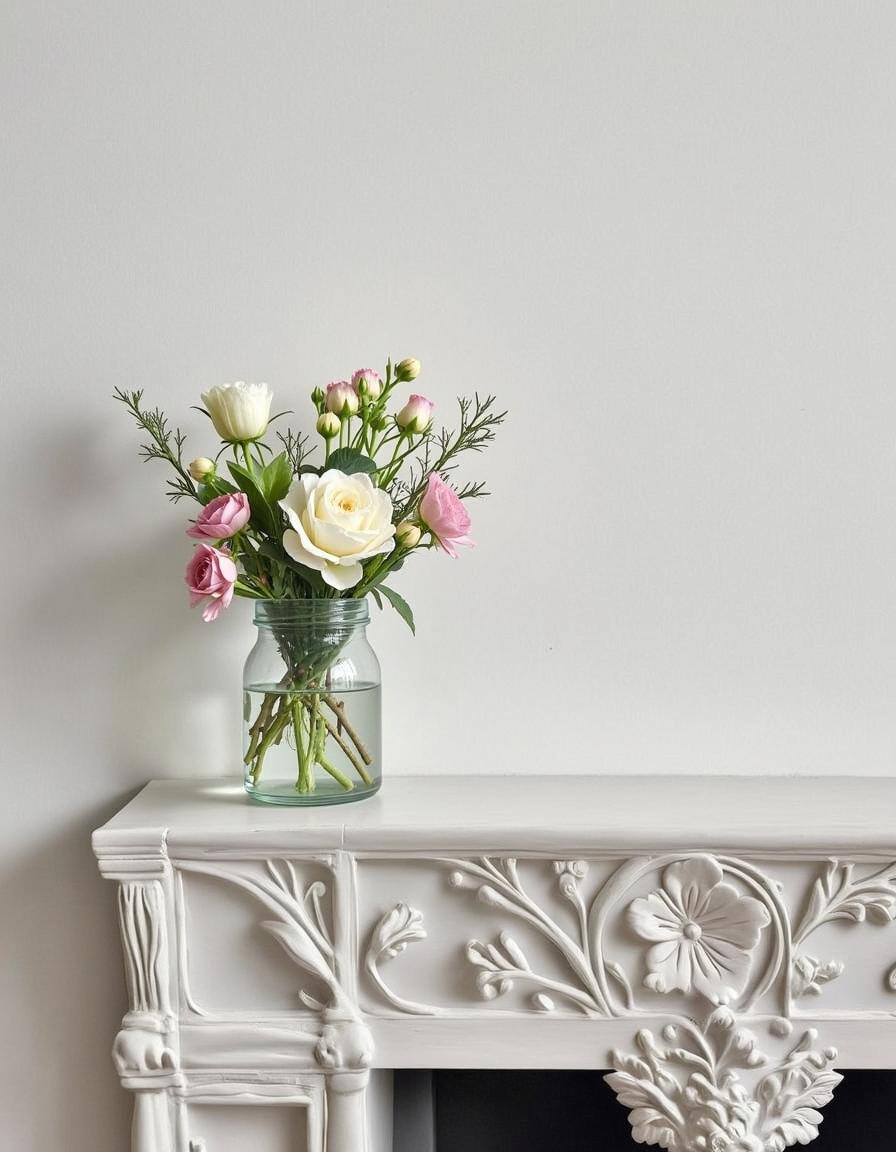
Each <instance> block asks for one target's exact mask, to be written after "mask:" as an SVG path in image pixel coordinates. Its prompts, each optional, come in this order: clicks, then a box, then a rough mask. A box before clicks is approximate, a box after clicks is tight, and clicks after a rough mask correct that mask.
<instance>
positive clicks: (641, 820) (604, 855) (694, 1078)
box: [94, 777, 896, 1152]
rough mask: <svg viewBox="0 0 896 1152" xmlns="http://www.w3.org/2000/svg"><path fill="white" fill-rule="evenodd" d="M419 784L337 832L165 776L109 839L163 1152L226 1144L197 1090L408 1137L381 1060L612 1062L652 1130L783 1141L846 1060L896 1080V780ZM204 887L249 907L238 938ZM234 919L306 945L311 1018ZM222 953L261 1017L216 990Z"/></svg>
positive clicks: (304, 988) (748, 1145) (335, 816)
mask: <svg viewBox="0 0 896 1152" xmlns="http://www.w3.org/2000/svg"><path fill="white" fill-rule="evenodd" d="M405 783H406V785H407V786H406V787H405V788H404V789H402V788H400V787H398V786H396V787H393V788H392V789H389V790H387V791H384V792H383V793H382V794H381V795H380V796H379V797H377V798H376V799H375V800H372V801H369V802H367V803H365V804H359V805H357V806H348V807H345V808H341V809H332V810H329V811H323V812H321V813H320V814H319V817H318V818H317V819H315V816H317V814H315V815H314V816H312V815H309V814H308V813H302V812H280V811H276V812H274V811H272V810H270V809H266V808H263V807H256V806H252V805H249V804H248V803H246V802H236V803H235V802H233V801H235V800H238V797H236V796H235V795H234V796H233V797H232V799H228V800H227V801H226V802H224V803H222V797H225V796H226V797H229V796H230V795H231V794H230V792H229V791H228V789H227V787H226V786H225V785H221V784H207V783H202V782H195V783H193V784H186V783H174V782H170V781H169V782H156V783H154V784H152V785H150V786H149V787H148V788H146V789H145V790H144V791H143V792H142V793H141V794H140V796H138V797H137V799H136V800H135V801H133V802H132V803H131V804H130V805H129V806H128V807H127V808H125V809H124V810H123V811H122V812H121V813H119V814H118V815H117V816H116V817H114V818H113V819H112V820H111V821H110V822H109V823H108V824H107V825H106V826H105V827H103V828H102V829H100V830H98V831H97V832H96V833H95V834H94V849H95V851H96V854H97V857H98V861H99V864H100V868H101V871H102V872H103V875H105V876H107V877H109V878H111V879H115V880H117V881H118V882H119V885H120V912H121V922H122V933H123V941H124V946H125V948H124V954H125V962H126V967H127V971H128V987H129V990H130V996H131V1006H130V1011H129V1012H128V1014H127V1015H126V1016H125V1018H124V1020H123V1022H122V1028H121V1031H120V1033H119V1035H118V1038H117V1040H116V1042H115V1048H114V1056H115V1063H116V1067H117V1069H118V1072H119V1074H120V1076H121V1079H122V1083H123V1084H124V1085H125V1086H126V1087H128V1088H130V1089H132V1090H133V1091H134V1092H135V1093H136V1100H135V1112H134V1148H135V1150H136V1152H186V1149H187V1148H188V1147H189V1144H188V1143H187V1142H188V1141H192V1142H193V1144H194V1145H198V1144H199V1143H200V1142H201V1140H202V1133H201V1132H198V1131H193V1128H192V1121H191V1102H192V1103H193V1104H194V1106H195V1103H196V1101H197V1100H202V1101H204V1102H207V1101H208V1100H209V1099H211V1098H214V1099H222V1098H224V1099H226V1100H227V1101H228V1102H229V1103H232V1104H235V1105H240V1104H249V1103H251V1102H252V1100H253V1099H254V1098H255V1096H258V1095H259V1094H261V1097H263V1099H264V1101H265V1102H266V1103H268V1104H278V1103H279V1104H284V1105H289V1106H294V1107H299V1108H302V1109H304V1110H305V1112H306V1115H307V1128H306V1139H307V1141H308V1152H379V1149H380V1148H381V1147H384V1146H385V1143H386V1142H387V1141H388V1134H387V1133H386V1131H385V1126H384V1124H383V1122H382V1117H383V1115H384V1113H385V1110H386V1105H385V1101H386V1099H387V1096H386V1095H384V1085H387V1082H382V1081H374V1082H373V1087H371V1072H372V1071H373V1070H376V1069H386V1070H388V1069H390V1068H394V1067H400V1066H401V1067H431V1068H435V1067H524V1066H527V1065H528V1066H533V1065H534V1066H541V1067H570V1068H574V1067H580V1068H601V1067H606V1066H607V1065H608V1064H612V1067H613V1068H614V1071H613V1072H612V1073H611V1074H610V1075H609V1077H608V1081H609V1083H610V1084H611V1086H612V1087H613V1088H614V1089H615V1091H616V1092H617V1094H618V1095H619V1098H620V1100H621V1101H622V1102H623V1103H624V1104H625V1105H626V1106H627V1107H629V1108H631V1109H632V1110H633V1111H632V1124H633V1126H634V1129H635V1131H634V1135H635V1136H636V1137H637V1138H638V1139H639V1140H640V1141H641V1142H647V1143H658V1144H662V1145H663V1146H668V1147H670V1148H673V1149H676V1150H679V1152H699V1150H700V1149H702V1148H703V1147H704V1144H702V1143H701V1140H703V1141H710V1143H706V1145H705V1146H706V1147H715V1146H718V1147H722V1146H723V1144H722V1143H719V1141H725V1140H728V1141H732V1142H734V1143H733V1144H732V1146H733V1147H738V1148H743V1149H748V1150H750V1152H752V1150H753V1149H756V1150H759V1149H765V1150H766V1152H780V1150H781V1149H783V1148H785V1147H788V1146H790V1145H791V1144H793V1143H795V1142H799V1143H803V1144H805V1143H808V1142H810V1141H811V1140H812V1139H814V1138H815V1136H816V1135H817V1128H818V1124H819V1122H820V1119H819V1117H820V1112H819V1109H821V1108H823V1106H824V1105H825V1103H826V1102H827V1101H828V1100H829V1099H830V1096H831V1093H832V1092H833V1090H834V1089H835V1087H836V1085H837V1083H838V1082H839V1080H840V1078H841V1077H840V1074H839V1073H838V1072H836V1071H834V1070H833V1068H832V1067H831V1065H832V1064H833V1063H834V1062H835V1061H836V1062H837V1064H838V1065H839V1066H840V1067H848V1066H850V1065H852V1066H863V1067H871V1066H881V1067H889V1066H896V996H894V991H893V981H892V970H893V959H894V956H896V929H891V921H892V920H893V917H894V913H896V832H894V831H893V829H892V826H891V825H888V821H887V814H888V813H892V812H894V811H896V781H893V782H887V781H883V780H880V779H876V780H874V779H869V780H851V781H848V782H847V781H843V780H839V779H830V778H828V779H801V780H797V779H792V780H780V781H776V782H775V783H774V785H773V787H772V788H771V789H770V792H769V791H766V792H764V794H763V795H762V797H761V800H757V799H756V798H755V793H756V792H757V791H761V790H758V789H756V787H755V782H753V781H745V780H736V779H732V780H728V781H725V780H715V781H711V782H709V781H695V780H693V779H689V778H681V779H678V780H669V779H665V780H659V779H657V780H649V781H647V782H646V784H647V786H646V787H645V781H643V780H638V779H624V778H611V779H606V780H598V779H587V778H575V779H572V778H570V779H568V780H566V781H563V782H562V785H563V786H562V788H561V789H560V790H556V785H557V783H558V780H557V778H546V777H543V778H538V777H536V778H528V779H512V778H504V779H502V780H496V779H494V778H491V779H489V778H468V779H467V780H466V781H465V790H466V792H467V803H466V804H465V805H463V806H461V805H460V804H459V803H455V804H454V805H453V806H452V803H450V802H449V801H448V797H449V796H450V795H451V789H452V787H456V781H454V780H453V779H448V778H439V777H430V778H419V779H408V780H407V781H406V782H405ZM550 786H554V789H555V790H554V791H553V792H552V791H551V790H550ZM697 789H699V790H700V792H701V794H702V805H701V807H700V809H699V811H697V810H696V809H695V806H694V802H693V801H694V795H695V790H697ZM552 796H553V797H558V799H557V800H556V801H553V802H552V801H551V800H548V801H547V802H546V799H545V798H546V797H552ZM750 796H753V799H749V800H748V797H750ZM740 799H743V800H744V802H743V803H739V800H740ZM477 800H479V801H481V803H477ZM764 805H771V806H772V808H774V809H775V810H776V811H777V812H778V816H776V818H775V819H774V820H768V821H762V820H760V819H759V814H760V811H761V810H762V808H763V806H764ZM461 808H463V811H462V810H461ZM772 808H769V813H770V814H771V811H772ZM782 811H789V812H792V813H793V814H794V819H798V820H799V822H800V826H801V832H800V837H799V842H798V843H797V842H796V838H794V837H792V836H791V835H790V833H789V831H788V830H787V829H786V828H785V827H783V821H782V820H781V818H780V813H781V812H782ZM471 812H475V818H474V819H472V820H470V819H467V818H465V817H466V815H467V814H468V813H471ZM592 814H593V815H592ZM495 845H498V846H499V847H498V848H495V847H494V846H495ZM627 845H628V846H627ZM734 846H737V847H736V848H735V847H734ZM573 848H576V849H577V851H575V852H572V851H571V849H573ZM322 876H323V877H325V879H322V878H321V877H322ZM195 877H202V878H203V882H204V883H209V882H211V883H213V884H214V885H215V891H216V895H220V896H222V897H223V899H224V901H225V902H224V904H223V905H221V906H220V907H219V910H218V912H217V913H216V926H215V931H216V933H218V932H220V933H223V935H222V936H221V937H220V938H219V937H218V936H217V935H216V936H215V938H214V940H212V938H211V935H210V929H209V927H208V924H207V922H206V921H203V920H201V919H199V918H197V917H195V916H193V915H191V897H190V895H189V893H190V886H191V882H192V881H191V878H195ZM411 899H413V904H411V903H410V900H411ZM228 900H229V901H230V902H231V907H230V909H229V910H228V906H227V901H228ZM222 909H223V911H222ZM247 909H248V916H249V920H248V927H247V920H246V916H247ZM866 922H867V923H866ZM203 924H205V925H206V927H205V928H204V929H203V928H202V927H201V925H203ZM228 932H230V933H232V934H233V941H236V940H237V938H239V939H241V940H244V939H245V938H246V937H247V936H248V940H249V941H250V942H251V943H252V946H253V948H255V950H256V954H257V956H258V962H259V963H261V949H262V948H263V947H267V946H268V945H267V944H266V943H265V942H266V941H268V942H270V941H274V942H276V945H277V946H278V950H277V951H276V952H275V953H274V955H275V957H279V960H278V963H279V964H281V965H286V966H288V967H287V968H286V969H285V971H287V972H292V973H293V975H294V979H295V985H294V988H295V991H294V995H293V996H292V998H291V1003H290V1004H288V1005H287V1006H283V1005H282V1004H280V1003H274V1002H270V1003H268V1004H267V1005H266V1004H265V1003H264V1002H263V1001H264V996H265V995H266V994H267V995H268V996H270V995H272V994H273V993H272V991H271V990H270V989H269V991H268V992H267V993H265V991H264V989H265V988H266V987H268V986H267V985H264V986H263V987H262V988H261V989H259V988H257V987H255V986H253V957H252V955H251V953H249V954H247V953H245V952H244V953H242V954H241V956H242V958H241V959H240V961H239V962H237V961H235V960H232V959H231V958H230V957H231V950H230V948H229V947H228V945H227V933H228ZM810 940H811V945H809V946H810V947H811V948H812V949H813V952H812V953H809V952H807V951H806V947H807V942H808V941H810ZM208 948H214V950H215V951H214V956H215V962H216V965H217V966H218V967H223V968H225V969H227V968H228V967H229V968H230V969H231V971H230V973H229V977H230V983H229V984H226V983H224V984H220V985H218V987H229V988H230V989H231V990H232V996H233V1005H232V1006H228V1005H227V1004H226V1003H224V1004H220V1003H219V1004H215V1005H214V1006H210V1005H209V1004H207V1003H206V1002H205V998H204V991H203V990H202V989H199V988H197V985H196V981H195V979H194V975H195V973H196V972H201V971H205V969H204V968H203V965H202V964H201V963H199V961H200V960H201V959H202V957H203V954H204V952H205V950H207V949H208ZM738 949H739V950H740V951H739V954H736V953H737V952H738ZM841 950H845V951H844V954H845V953H846V952H848V953H849V957H850V959H849V964H848V965H847V964H844V963H843V961H842V960H841V959H840V952H841ZM815 953H818V956H816V955H815ZM463 956H465V957H466V962H467V963H468V975H467V976H466V977H461V978H460V979H459V978H458V958H459V957H463ZM719 956H722V957H723V959H724V963H720V964H719V966H718V968H717V969H714V970H713V971H711V972H710V971H709V969H708V968H707V965H708V963H709V960H710V959H711V958H712V957H716V959H717V960H718V958H719ZM819 956H820V957H823V958H822V959H819ZM267 962H268V961H267V960H266V961H265V963H267ZM259 971H260V969H259ZM838 984H841V985H845V986H846V991H845V992H844V993H843V994H842V995H841V996H840V997H839V999H838V1000H836V1001H834V1000H833V997H832V989H833V988H836V986H837V985H838ZM247 991H248V992H252V993H254V994H255V995H256V997H258V996H261V1000H262V1002H261V1003H259V1004H258V1005H257V1006H256V1007H253V1008H251V1009H248V1008H246V1007H244V1006H241V1005H243V1003H244V999H243V997H244V994H245V993H246V992H247ZM844 998H845V999H844ZM720 1000H721V1005H720V1003H719V1002H720ZM826 1000H831V1002H832V1005H833V1006H831V1007H828V1005H827V1004H826ZM175 1006H176V1007H175ZM611 1050H612V1051H611ZM237 1071H239V1072H240V1073H241V1075H242V1077H243V1079H242V1081H241V1080H240V1079H239V1077H237V1078H236V1079H235V1078H234V1077H235V1074H236V1073H237ZM241 1084H243V1087H240V1085H241ZM245 1084H251V1085H252V1088H251V1091H249V1090H247V1089H246V1088H245ZM247 1091H248V1095H247ZM387 1091H388V1089H387V1087H386V1092H387ZM374 1117H379V1120H377V1122H376V1123H373V1122H372V1119H373V1118H374ZM711 1140H714V1141H715V1144H713V1143H711ZM725 1146H726V1147H727V1145H725Z"/></svg>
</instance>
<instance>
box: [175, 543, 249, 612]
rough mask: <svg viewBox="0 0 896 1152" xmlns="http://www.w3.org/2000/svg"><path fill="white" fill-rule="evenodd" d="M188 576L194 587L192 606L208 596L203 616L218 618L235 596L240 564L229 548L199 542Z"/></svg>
mask: <svg viewBox="0 0 896 1152" xmlns="http://www.w3.org/2000/svg"><path fill="white" fill-rule="evenodd" d="M184 580H185V581H186V584H187V587H188V588H189V589H190V607H191V608H195V607H196V605H197V604H200V603H201V602H202V601H203V600H206V601H207V602H206V605H205V607H204V608H203V610H202V619H203V620H205V621H206V622H208V621H210V620H215V619H217V617H218V614H219V613H220V612H221V610H222V609H223V608H226V607H227V605H228V604H229V603H230V601H231V600H232V599H233V586H234V584H235V583H236V564H234V562H233V557H232V556H231V555H230V554H229V553H228V552H222V551H221V550H220V549H219V548H212V547H210V546H209V545H208V544H197V545H196V548H195V551H194V552H193V555H192V556H191V557H190V562H189V564H188V565H187V570H186V572H185V573H184Z"/></svg>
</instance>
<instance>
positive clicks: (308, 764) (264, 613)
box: [243, 599, 382, 805]
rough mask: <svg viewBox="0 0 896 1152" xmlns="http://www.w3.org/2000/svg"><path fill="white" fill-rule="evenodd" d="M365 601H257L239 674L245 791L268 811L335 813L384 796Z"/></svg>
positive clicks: (376, 678) (376, 670)
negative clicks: (328, 808)
mask: <svg viewBox="0 0 896 1152" xmlns="http://www.w3.org/2000/svg"><path fill="white" fill-rule="evenodd" d="M369 618H370V617H369V612H368V607H367V601H366V600H362V599H358V600H352V599H346V600H256V601H255V626H256V627H257V629H258V638H257V640H256V642H255V647H254V648H253V649H252V651H251V652H250V653H249V657H248V659H247V661H246V667H245V671H244V674H243V763H244V764H245V768H246V791H247V792H248V793H249V795H250V796H252V797H253V798H254V799H256V800H261V801H264V802H265V803H268V804H296V805H314V804H341V803H345V802H347V801H351V800H363V799H364V798H365V797H367V796H372V795H373V794H374V793H375V792H376V791H377V790H378V789H379V786H380V780H381V763H380V761H381V755H382V753H381V745H382V718H381V704H380V665H379V661H378V660H377V658H376V653H375V652H374V650H373V649H372V648H371V646H370V644H369V643H368V640H367V622H368V620H369Z"/></svg>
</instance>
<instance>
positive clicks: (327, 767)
mask: <svg viewBox="0 0 896 1152" xmlns="http://www.w3.org/2000/svg"><path fill="white" fill-rule="evenodd" d="M315 759H316V760H317V762H318V764H320V766H321V768H323V770H324V772H329V773H330V775H331V776H332V777H333V779H334V780H335V781H336V783H337V784H340V785H341V786H342V787H343V788H344V789H345V790H346V792H351V791H352V790H353V789H354V787H355V786H354V784H352V782H351V780H349V778H348V776H345V775H343V773H342V772H340V771H339V769H338V768H336V767H334V765H332V764H331V763H330V761H329V760H328V759H327V758H326V756H324V754H323V752H322V751H319V752H318V753H317V756H316V757H315Z"/></svg>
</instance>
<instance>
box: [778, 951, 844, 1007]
mask: <svg viewBox="0 0 896 1152" xmlns="http://www.w3.org/2000/svg"><path fill="white" fill-rule="evenodd" d="M843 970H844V966H843V964H842V963H841V962H840V961H839V960H828V961H827V962H824V961H821V960H818V959H817V958H816V957H815V956H797V958H796V959H795V960H794V962H793V976H792V978H791V983H790V987H791V991H792V992H793V995H794V996H797V997H799V996H820V995H821V989H822V985H824V984H829V983H830V982H831V980H836V979H837V977H838V976H842V975H843Z"/></svg>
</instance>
